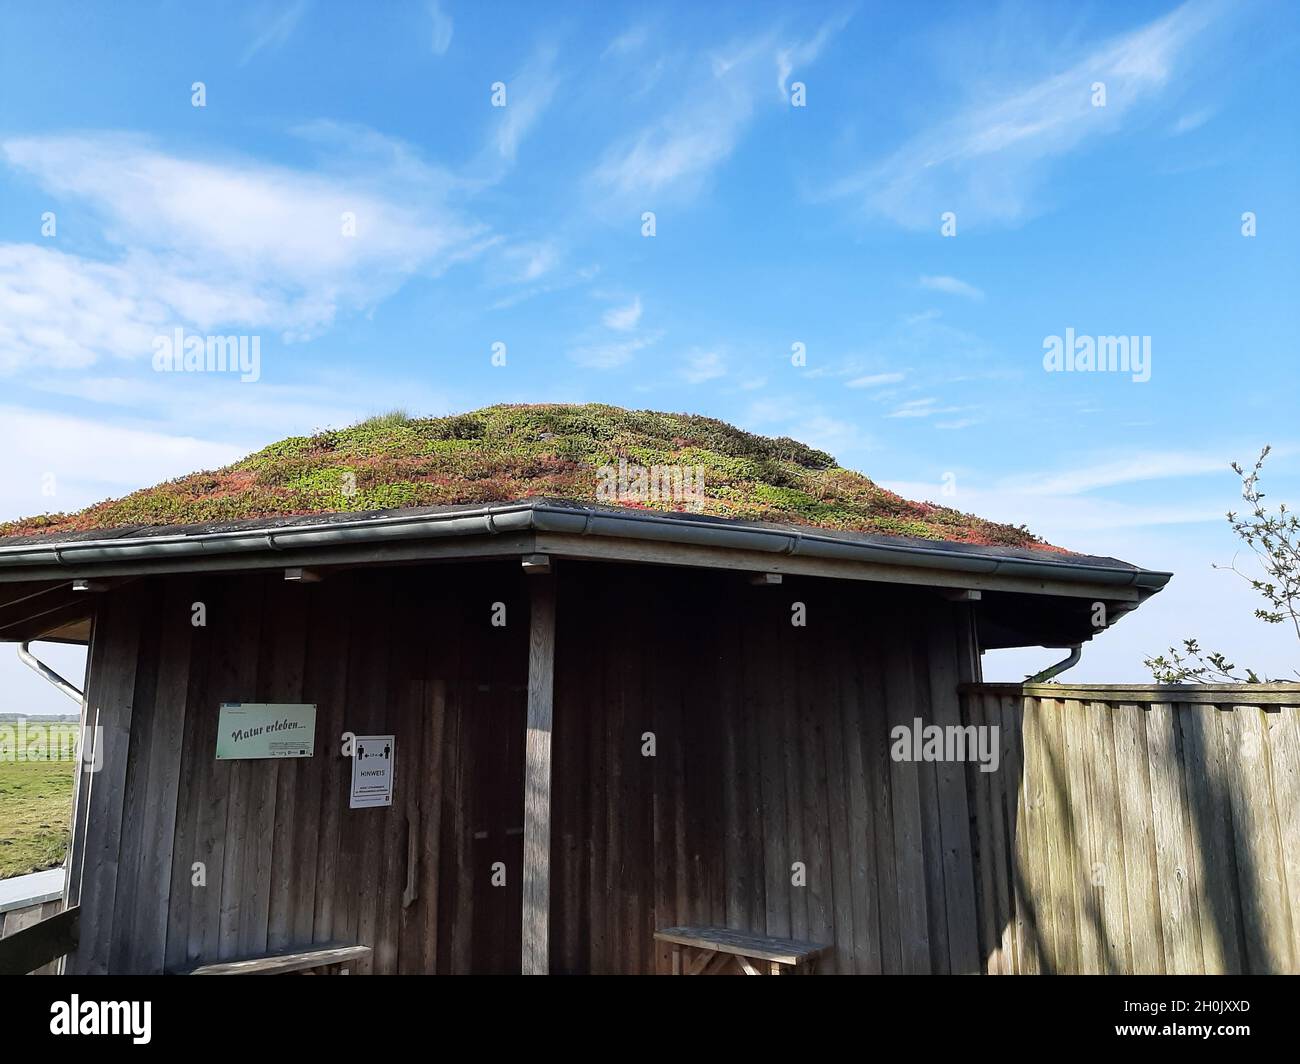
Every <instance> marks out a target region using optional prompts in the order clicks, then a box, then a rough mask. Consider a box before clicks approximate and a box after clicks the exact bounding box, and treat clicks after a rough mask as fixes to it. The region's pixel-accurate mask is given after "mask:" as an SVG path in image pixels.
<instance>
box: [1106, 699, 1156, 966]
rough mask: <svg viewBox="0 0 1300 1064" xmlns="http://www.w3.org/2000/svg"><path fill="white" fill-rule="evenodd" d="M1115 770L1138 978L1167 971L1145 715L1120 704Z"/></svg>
mask: <svg viewBox="0 0 1300 1064" xmlns="http://www.w3.org/2000/svg"><path fill="white" fill-rule="evenodd" d="M1111 722H1112V724H1113V725H1114V728H1115V768H1116V772H1117V776H1118V779H1119V793H1120V802H1119V808H1120V823H1121V825H1122V827H1123V830H1124V874H1125V882H1126V884H1127V887H1128V916H1129V949H1130V952H1131V954H1132V957H1133V971H1134V973H1135V974H1139V975H1149V974H1159V973H1161V972H1163V971H1164V970H1165V956H1164V943H1163V939H1162V937H1161V926H1160V897H1159V891H1158V889H1157V881H1156V864H1155V837H1154V833H1153V828H1152V824H1151V784H1150V775H1149V768H1148V762H1147V735H1146V711H1145V710H1143V709H1141V708H1140V707H1139V706H1137V705H1136V704H1134V703H1131V702H1122V703H1120V704H1119V705H1118V706H1116V707H1115V709H1114V716H1113V717H1112V721H1111Z"/></svg>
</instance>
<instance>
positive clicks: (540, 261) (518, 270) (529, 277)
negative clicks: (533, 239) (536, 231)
mask: <svg viewBox="0 0 1300 1064" xmlns="http://www.w3.org/2000/svg"><path fill="white" fill-rule="evenodd" d="M504 255H505V258H506V260H507V261H508V262H510V263H511V265H512V266H513V268H514V269H513V276H512V280H514V281H516V282H521V283H527V282H531V281H536V280H537V279H538V278H539V277H543V276H545V275H546V274H548V273H550V272H551V270H553V269H554V268H555V265H556V263H558V262H559V260H560V253H559V251H558V250H557V249H556V247H555V245H554V244H550V243H542V244H521V245H518V246H516V247H512V248H507V249H506V251H505V252H504Z"/></svg>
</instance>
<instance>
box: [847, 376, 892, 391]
mask: <svg viewBox="0 0 1300 1064" xmlns="http://www.w3.org/2000/svg"><path fill="white" fill-rule="evenodd" d="M905 376H906V374H904V373H869V374H867V375H866V376H865V377H854V378H853V379H852V380H850V381H845V382H844V387H846V388H878V387H880V386H881V385H882V384H897V383H898V382H899V381H901V380H902V379H903V378H904V377H905Z"/></svg>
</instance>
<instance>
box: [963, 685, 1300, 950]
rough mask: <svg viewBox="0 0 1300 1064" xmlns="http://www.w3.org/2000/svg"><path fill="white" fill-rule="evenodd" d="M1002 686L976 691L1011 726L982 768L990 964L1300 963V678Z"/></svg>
mask: <svg viewBox="0 0 1300 1064" xmlns="http://www.w3.org/2000/svg"><path fill="white" fill-rule="evenodd" d="M1054 686H1055V685H1054ZM1002 690H1003V688H1001V687H999V686H998V685H990V686H988V687H986V688H982V687H980V686H979V685H969V686H968V687H966V688H965V691H964V694H963V702H964V705H963V711H962V712H963V719H965V720H968V721H970V722H972V723H973V722H975V721H977V720H984V721H988V720H989V719H990V708H989V707H990V705H991V704H994V703H1000V704H1001V722H1002V726H1003V751H1004V753H1003V758H1002V761H1003V763H1002V769H1001V771H1000V772H998V773H995V774H984V773H980V772H978V771H977V770H976V768H975V767H974V766H967V776H968V789H969V793H970V794H971V796H972V801H971V806H972V809H973V810H974V826H973V838H974V840H975V864H976V869H975V874H976V877H977V882H978V883H979V884H980V894H981V898H980V913H981V915H980V940H979V941H980V950H981V953H982V955H983V956H982V963H983V965H984V967H985V970H987V971H988V972H990V973H1008V974H1010V973H1011V972H1019V973H1033V972H1039V971H1044V972H1082V973H1111V972H1114V973H1129V972H1136V973H1164V972H1169V973H1188V974H1199V973H1206V974H1217V973H1227V972H1234V973H1235V972H1251V973H1269V972H1291V973H1295V972H1297V971H1300V951H1297V946H1296V941H1297V940H1296V935H1297V928H1300V903H1298V902H1297V893H1296V888H1297V885H1298V881H1300V872H1298V871H1297V866H1296V859H1295V857H1294V854H1295V853H1296V852H1297V850H1298V849H1300V821H1298V819H1297V818H1298V814H1297V812H1296V810H1297V807H1298V805H1300V794H1297V790H1296V778H1297V773H1298V772H1300V767H1298V765H1300V706H1297V705H1289V704H1286V703H1285V701H1284V700H1285V699H1286V698H1288V697H1293V698H1297V700H1298V701H1300V692H1297V691H1294V690H1290V691H1286V690H1282V689H1279V688H1277V687H1267V686H1245V685H1242V686H1240V687H1237V688H1234V689H1233V690H1232V691H1231V692H1230V697H1232V698H1233V701H1231V702H1222V703H1219V702H1215V701H1214V698H1215V697H1217V696H1218V693H1216V692H1209V693H1207V692H1206V691H1205V690H1204V689H1198V688H1196V687H1188V688H1185V689H1183V690H1184V691H1185V692H1186V693H1185V694H1184V697H1185V698H1186V699H1187V701H1179V700H1178V699H1177V697H1171V694H1172V695H1175V696H1176V695H1177V693H1178V692H1177V691H1173V692H1171V690H1170V689H1169V688H1152V689H1148V690H1144V689H1143V688H1140V687H1133V688H1127V689H1125V690H1124V691H1120V692H1115V693H1114V694H1108V693H1107V692H1105V690H1104V689H1098V688H1086V687H1085V688H1077V689H1072V688H1070V687H1068V686H1067V685H1060V686H1059V687H1058V688H1056V690H1054V692H1053V694H1054V695H1055V694H1057V692H1058V691H1059V697H1049V696H1048V695H1046V694H1043V693H1037V692H1036V693H1034V694H1032V695H1026V696H1025V697H1024V698H1023V699H1021V698H1013V697H1011V696H1009V695H1007V694H1004V693H1000V692H1001V691H1002ZM1223 694H1225V695H1226V694H1228V693H1227V692H1224V693H1223ZM1252 697H1257V698H1260V699H1261V701H1262V702H1263V704H1262V705H1261V704H1251V703H1250V699H1251V698H1252ZM999 836H1000V837H1001V838H1003V839H1005V840H1010V842H1009V843H1005V844H1000V843H999V842H998V838H999ZM1007 858H1009V861H1008V860H1007ZM990 892H991V894H990ZM1004 899H1006V901H1004ZM990 914H991V915H990Z"/></svg>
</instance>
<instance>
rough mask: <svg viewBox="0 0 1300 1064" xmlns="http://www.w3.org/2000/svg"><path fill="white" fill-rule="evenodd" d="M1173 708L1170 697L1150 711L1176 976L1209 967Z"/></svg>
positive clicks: (1166, 927)
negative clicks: (1204, 954) (1203, 956)
mask: <svg viewBox="0 0 1300 1064" xmlns="http://www.w3.org/2000/svg"><path fill="white" fill-rule="evenodd" d="M1173 713H1174V711H1173V707H1172V706H1171V705H1169V704H1168V703H1164V702H1156V703H1153V704H1152V706H1151V708H1150V709H1149V710H1148V711H1147V763H1148V765H1149V768H1150V779H1151V819H1152V827H1153V830H1154V834H1155V846H1156V882H1157V888H1158V890H1159V897H1160V928H1161V938H1162V940H1163V941H1164V944H1165V970H1166V971H1167V972H1170V973H1172V974H1176V975H1193V974H1197V973H1199V972H1201V971H1202V970H1203V963H1202V960H1201V939H1200V928H1199V926H1198V912H1197V899H1196V895H1195V890H1194V882H1193V877H1192V858H1191V854H1190V852H1189V851H1188V848H1187V835H1186V825H1187V814H1186V810H1185V809H1184V804H1183V794H1182V766H1181V760H1180V756H1179V751H1178V748H1177V731H1176V728H1175V724H1174V716H1173Z"/></svg>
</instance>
